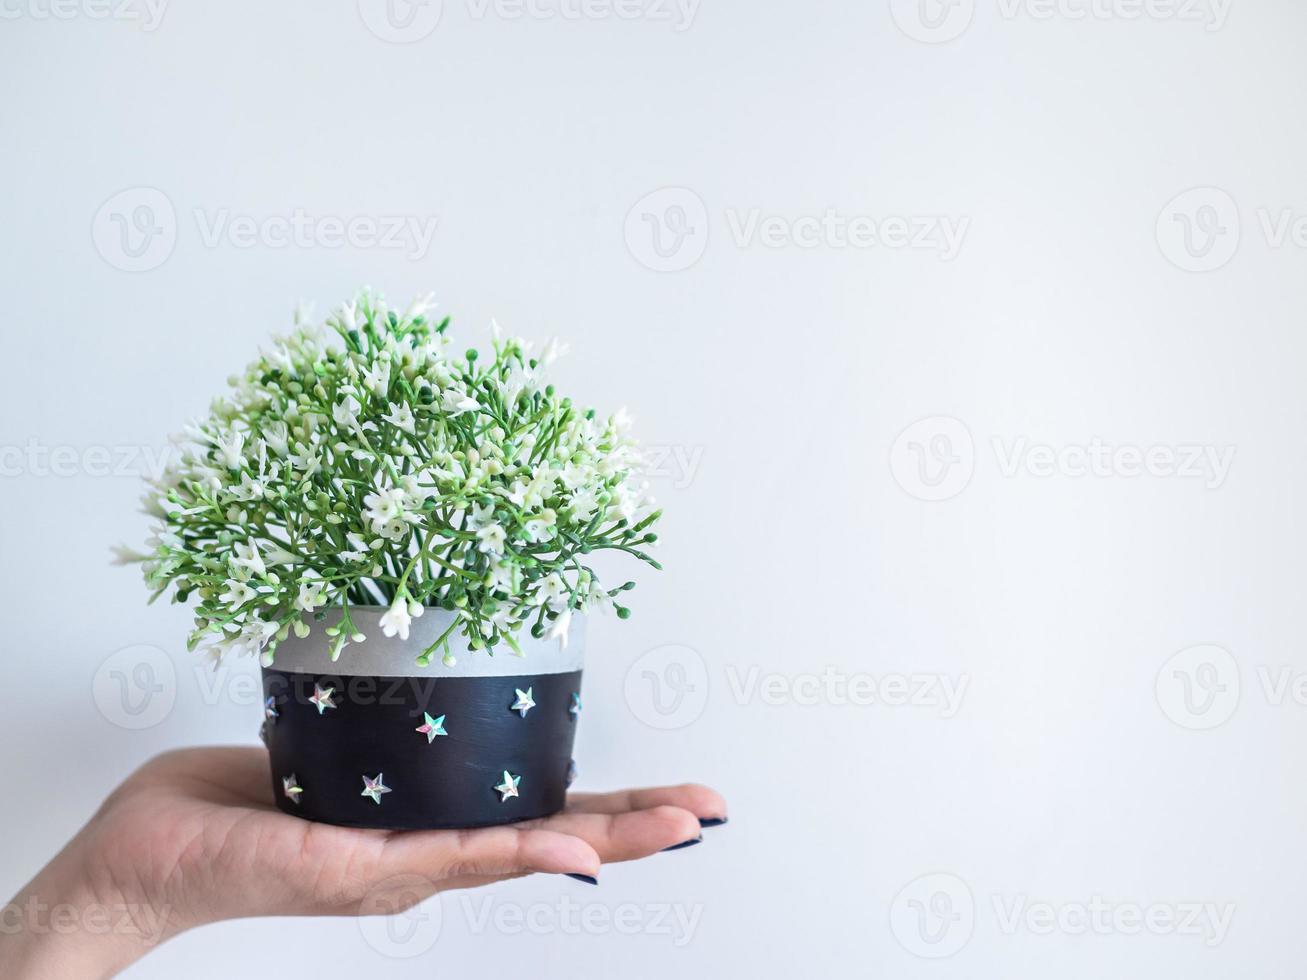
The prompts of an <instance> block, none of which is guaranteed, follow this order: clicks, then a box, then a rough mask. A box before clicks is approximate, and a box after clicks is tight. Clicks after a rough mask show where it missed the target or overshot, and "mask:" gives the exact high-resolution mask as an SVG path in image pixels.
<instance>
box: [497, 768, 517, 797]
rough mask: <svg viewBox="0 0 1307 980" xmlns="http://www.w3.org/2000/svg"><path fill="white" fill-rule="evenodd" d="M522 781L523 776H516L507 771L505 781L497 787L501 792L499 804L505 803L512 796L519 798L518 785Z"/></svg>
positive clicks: (505, 771)
mask: <svg viewBox="0 0 1307 980" xmlns="http://www.w3.org/2000/svg"><path fill="white" fill-rule="evenodd" d="M521 781H522V777H521V776H514V775H513V774H512V773H511V772H509V771H508V770H507V769H505V770H504V781H503V782H502V783H500V784H499V785H498V786H496V787H495V789H496V790H498V792H499V802H500V803H504V802H506V801H507V800H508V798H509V797H510V796H517V784H518V783H520V782H521Z"/></svg>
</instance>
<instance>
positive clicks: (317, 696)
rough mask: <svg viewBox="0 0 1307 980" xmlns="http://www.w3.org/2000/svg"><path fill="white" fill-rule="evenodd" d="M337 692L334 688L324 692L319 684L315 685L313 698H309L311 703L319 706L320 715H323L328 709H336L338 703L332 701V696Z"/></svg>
mask: <svg viewBox="0 0 1307 980" xmlns="http://www.w3.org/2000/svg"><path fill="white" fill-rule="evenodd" d="M335 690H336V689H335V688H334V687H329V688H327V689H326V690H325V691H324V690H323V689H322V688H320V687H318V685H317V684H314V685H313V697H311V698H309V702H310V703H312V704H314V705H316V706H317V708H318V714H322V713H323V712H325V711H326V710H327V709H328V708H334V707H336V702H335V701H333V700H331V695H332V694H333V693H334V692H335Z"/></svg>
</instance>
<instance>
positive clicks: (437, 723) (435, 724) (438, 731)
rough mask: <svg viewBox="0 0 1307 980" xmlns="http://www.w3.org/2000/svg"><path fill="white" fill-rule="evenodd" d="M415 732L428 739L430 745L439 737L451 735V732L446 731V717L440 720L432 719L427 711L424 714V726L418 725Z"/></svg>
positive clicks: (442, 716)
mask: <svg viewBox="0 0 1307 980" xmlns="http://www.w3.org/2000/svg"><path fill="white" fill-rule="evenodd" d="M415 731H418V732H421V733H422V734H423V735H425V736H426V737H427V744H428V745H430V744H431V743H432V742H434V741H435V740H436V736H437V735H448V734H449V732H447V731H445V716H444V715H441V716H440V717H439V718H432V717H431V716H430V715H429V714H427V713H426V712H425V711H424V712H422V724H420V725H418V727H417V728H416V729H415Z"/></svg>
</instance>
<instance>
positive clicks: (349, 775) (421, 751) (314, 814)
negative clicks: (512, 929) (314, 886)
mask: <svg viewBox="0 0 1307 980" xmlns="http://www.w3.org/2000/svg"><path fill="white" fill-rule="evenodd" d="M384 612H385V609H384V608H381V607H376V606H359V607H353V608H351V610H350V616H351V617H352V619H353V621H354V625H355V626H357V627H358V629H359V630H360V632H362V633H363V634H364V635H365V636H366V637H367V639H366V640H365V641H364V642H362V643H351V644H348V645H347V646H346V647H345V649H344V651H343V652H342V653H341V656H340V659H339V660H337V661H336V662H335V663H333V662H332V661H331V659H330V657H329V654H328V652H327V651H328V638H327V637H326V636H325V634H324V631H323V629H322V627H321V626H318V625H315V628H314V630H313V632H312V633H311V634H310V635H309V636H308V637H306V638H304V639H299V638H297V637H295V636H294V635H292V636H290V637H289V638H287V639H286V640H285V641H284V642H283V643H282V644H281V645H280V646H279V647H278V648H277V652H276V657H275V661H274V662H273V664H272V665H271V666H268V667H264V668H263V695H264V698H265V699H266V700H265V702H264V722H263V729H262V731H261V735H262V736H263V740H264V742H265V743H266V744H267V746H268V753H269V756H270V757H271V761H272V782H273V793H274V795H275V797H276V800H277V805H278V806H279V807H280V808H281V809H282V810H283V811H285V812H286V813H290V814H293V815H295V816H297V817H304V818H305V819H308V820H317V821H321V822H323V823H332V824H340V825H342V826H347V827H375V828H384V829H391V830H417V829H433V828H445V827H484V826H489V825H492V824H503V823H512V822H514V821H517V820H528V819H531V818H535V817H544V816H548V815H549V814H552V813H557V812H558V811H559V810H561V809H562V808H563V803H564V801H565V799H566V796H567V787H568V784H569V783H570V782H571V779H572V773H573V772H574V770H573V768H572V762H571V760H572V741H573V737H574V736H575V733H576V723H577V719H578V716H579V714H580V707H581V665H582V661H583V659H584V653H585V621H584V617H577V616H574V617H573V619H572V627H571V631H570V638H569V639H570V642H569V643H568V645H567V647H566V648H563V647H561V646H560V644H559V642H558V641H557V640H536V639H533V638H532V637H531V636H530V634H529V632H527V631H525V630H524V631H523V633H522V634H521V635H522V637H523V638H522V639H521V640H520V641H519V645H520V646H521V648H522V653H523V656H522V657H518V656H517V655H516V654H514V653H513V652H512V651H511V650H508V649H505V648H503V647H501V648H500V650H499V652H497V653H495V654H494V655H491V654H489V653H487V652H486V651H484V650H482V651H475V652H474V651H472V650H469V649H467V648H466V646H464V644H463V643H462V642H461V641H456V640H455V638H454V637H451V638H450V650H451V651H452V652H453V654H454V656H455V658H456V663H455V664H454V666H452V667H447V666H445V665H444V664H443V663H442V661H441V659H440V657H438V656H437V657H433V658H432V662H431V666H429V667H425V668H423V667H418V666H417V665H416V663H415V661H416V660H417V657H418V654H419V653H421V652H422V651H423V650H424V649H426V647H428V646H429V645H430V644H431V643H432V642H434V641H435V640H436V638H437V637H439V636H440V635H441V634H442V633H443V632H444V631H445V629H446V627H448V626H449V625H450V623H451V622H452V615H453V614H452V613H449V612H446V611H444V610H440V609H427V610H425V614H424V615H423V616H422V617H420V618H418V619H415V620H413V624H412V626H411V628H410V633H409V638H408V639H407V640H400V639H399V638H398V637H390V638H387V637H386V636H384V635H383V634H382V632H381V626H380V624H379V620H380V619H381V616H382V614H383V613H384Z"/></svg>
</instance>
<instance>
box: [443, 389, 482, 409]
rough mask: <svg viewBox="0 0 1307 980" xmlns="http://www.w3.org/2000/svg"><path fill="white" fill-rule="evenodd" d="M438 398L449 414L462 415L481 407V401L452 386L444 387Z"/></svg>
mask: <svg viewBox="0 0 1307 980" xmlns="http://www.w3.org/2000/svg"><path fill="white" fill-rule="evenodd" d="M440 398H441V405H442V406H443V407H444V409H445V411H446V412H448V413H449V414H450V415H462V414H463V413H464V412H472V411H475V410H476V409H478V408H480V407H481V403H480V402H478V401H477V400H476V399H475V398H471V397H469V396H468V394H467V392H465V391H461V390H460V389H458V388H454V387H450V388H446V389H445V390H444V392H443V393H442V394H441V396H440Z"/></svg>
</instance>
